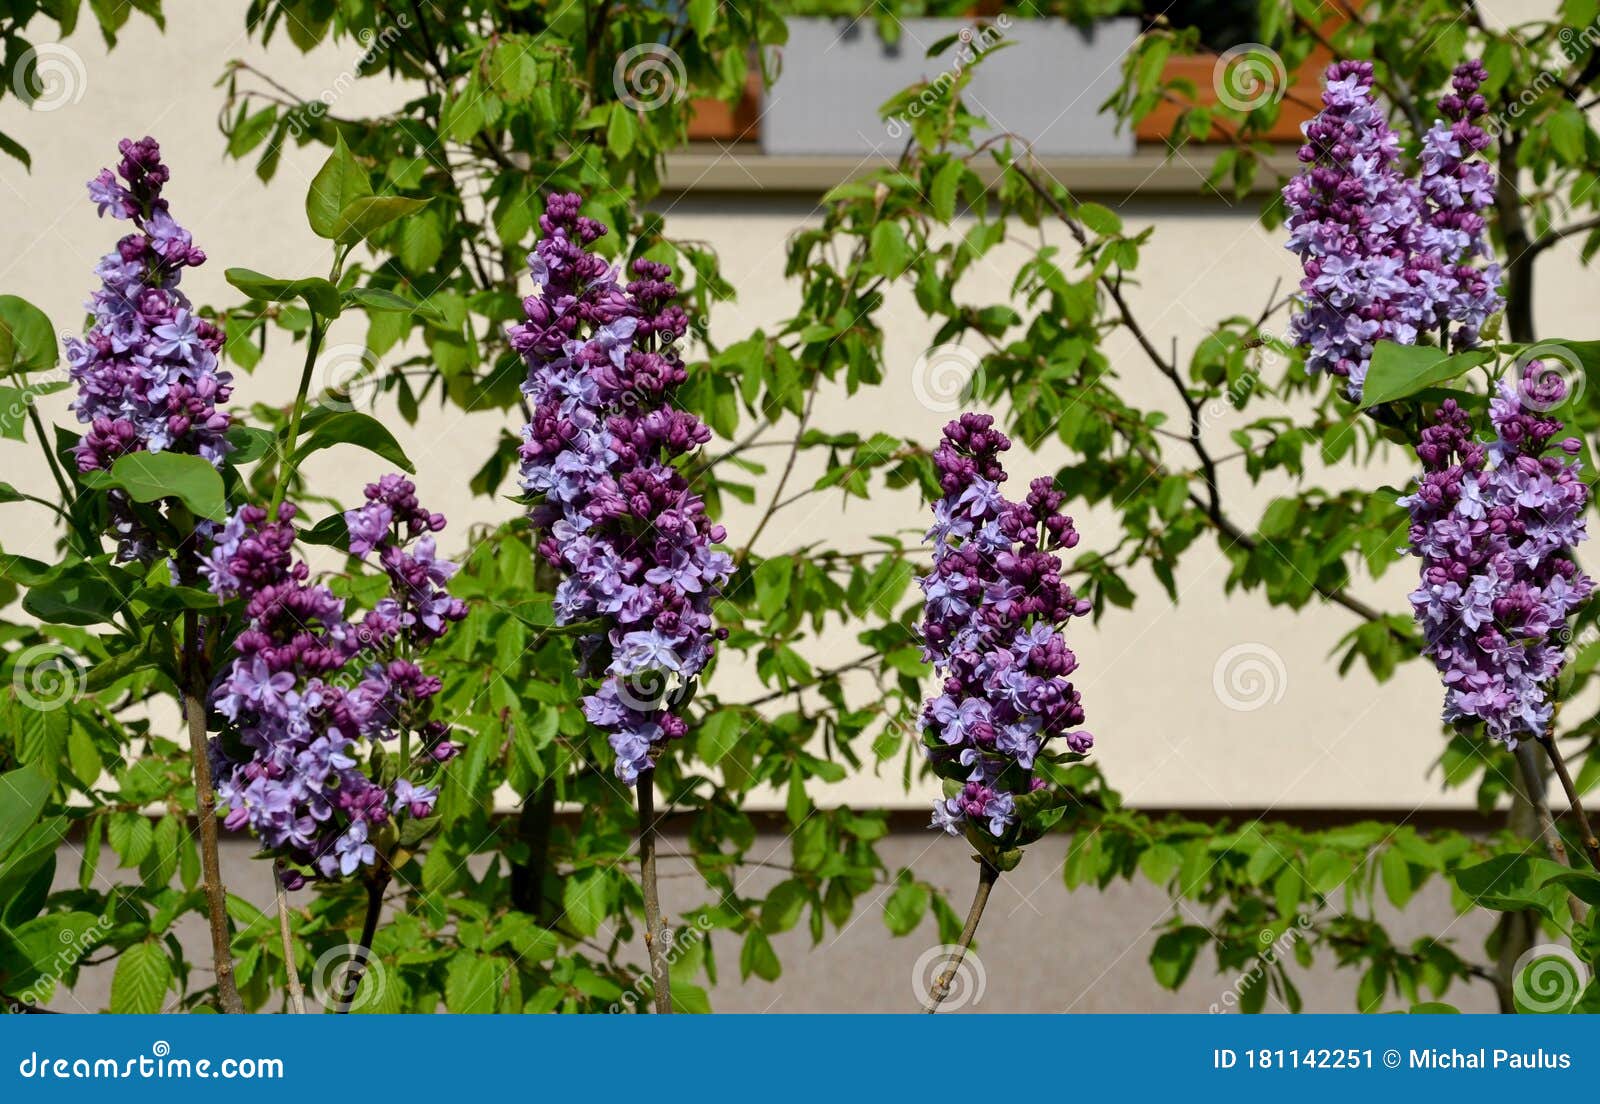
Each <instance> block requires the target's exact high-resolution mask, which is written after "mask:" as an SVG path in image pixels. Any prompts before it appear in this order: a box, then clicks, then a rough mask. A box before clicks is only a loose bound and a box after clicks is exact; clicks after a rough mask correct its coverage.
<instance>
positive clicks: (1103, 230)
mask: <svg viewBox="0 0 1600 1104" xmlns="http://www.w3.org/2000/svg"><path fill="white" fill-rule="evenodd" d="M1078 218H1079V219H1080V220H1082V222H1083V224H1084V225H1085V226H1087V227H1088V228H1089V229H1090V230H1091V231H1093V232H1094V233H1095V234H1096V235H1097V236H1098V237H1102V238H1109V237H1111V236H1113V235H1115V234H1120V233H1122V220H1121V219H1120V218H1118V217H1117V214H1116V212H1115V211H1113V210H1112V209H1111V208H1109V207H1105V206H1102V205H1101V204H1099V203H1080V204H1078Z"/></svg>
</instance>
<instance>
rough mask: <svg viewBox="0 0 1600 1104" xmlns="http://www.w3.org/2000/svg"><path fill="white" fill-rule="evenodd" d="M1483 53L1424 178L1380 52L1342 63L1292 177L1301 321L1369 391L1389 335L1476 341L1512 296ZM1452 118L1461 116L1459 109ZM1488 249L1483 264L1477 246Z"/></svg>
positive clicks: (1352, 388) (1430, 153)
mask: <svg viewBox="0 0 1600 1104" xmlns="http://www.w3.org/2000/svg"><path fill="white" fill-rule="evenodd" d="M1486 75H1487V74H1486V73H1485V72H1484V69H1483V66H1482V64H1481V63H1480V62H1476V61H1472V62H1467V63H1465V64H1463V65H1460V66H1458V67H1457V68H1456V71H1455V76H1454V82H1453V89H1454V91H1453V92H1451V93H1450V94H1449V95H1446V96H1445V97H1444V98H1443V99H1442V100H1441V101H1440V104H1439V107H1440V111H1441V113H1442V114H1443V116H1444V119H1441V120H1440V121H1438V122H1437V123H1436V124H1435V125H1434V127H1433V129H1432V130H1430V131H1429V132H1428V134H1427V135H1426V136H1425V137H1424V138H1423V144H1422V145H1423V148H1422V166H1421V181H1420V183H1418V182H1416V181H1413V180H1412V179H1410V178H1409V177H1408V176H1407V175H1406V174H1405V173H1404V171H1403V170H1402V168H1401V166H1400V140H1399V137H1398V136H1397V135H1396V134H1395V133H1394V131H1392V130H1391V129H1390V128H1389V125H1388V123H1387V121H1386V120H1385V119H1384V114H1383V110H1382V108H1381V107H1379V105H1378V104H1377V102H1376V101H1375V100H1374V98H1373V93H1372V64H1371V63H1370V62H1365V61H1338V62H1335V63H1334V64H1333V65H1331V66H1329V68H1328V71H1327V80H1326V87H1325V89H1324V91H1323V94H1322V103H1323V108H1322V111H1321V112H1320V113H1319V114H1318V115H1317V116H1316V118H1314V119H1312V120H1311V121H1310V122H1308V123H1307V124H1306V125H1305V137H1306V141H1305V144H1304V145H1303V146H1301V147H1300V161H1301V162H1302V164H1303V165H1304V168H1303V170H1302V171H1301V172H1300V174H1299V175H1297V176H1296V177H1295V178H1294V179H1293V180H1291V181H1290V182H1289V183H1288V185H1286V186H1285V188H1284V190H1283V198H1284V203H1285V206H1286V207H1287V209H1288V219H1287V223H1288V228H1289V241H1288V248H1289V249H1291V250H1292V251H1294V252H1295V253H1296V254H1298V255H1299V257H1300V260H1301V266H1302V268H1303V270H1304V273H1305V275H1304V278H1303V279H1302V280H1301V281H1300V290H1301V292H1302V294H1303V297H1304V298H1303V301H1302V304H1301V309H1300V310H1299V311H1298V312H1297V313H1296V314H1295V315H1294V318H1293V319H1292V321H1291V328H1292V333H1293V338H1294V343H1295V344H1297V345H1303V346H1306V347H1307V349H1308V353H1307V357H1306V365H1307V368H1308V369H1309V370H1311V371H1313V372H1327V373H1329V374H1330V375H1334V376H1338V377H1340V378H1342V379H1344V380H1345V381H1346V392H1347V394H1348V395H1349V396H1350V397H1351V398H1352V399H1359V398H1360V396H1361V389H1362V385H1363V383H1364V381H1365V379H1366V375H1367V367H1368V364H1369V363H1370V361H1371V359H1372V351H1373V347H1374V345H1375V344H1376V343H1377V342H1378V341H1383V340H1386V341H1394V342H1398V343H1399V344H1402V345H1414V344H1417V343H1418V342H1419V341H1422V340H1423V339H1425V338H1426V337H1428V335H1430V334H1431V335H1432V336H1433V338H1434V339H1435V340H1437V341H1438V343H1439V344H1441V345H1442V346H1444V347H1447V348H1454V349H1465V348H1470V347H1472V346H1473V345H1475V344H1476V343H1477V340H1478V331H1479V329H1480V328H1481V327H1482V325H1483V323H1484V322H1485V320H1487V319H1488V317H1489V316H1490V315H1491V314H1493V313H1494V312H1495V311H1497V310H1498V309H1499V306H1500V297H1499V290H1498V289H1499V283H1500V267H1499V265H1497V264H1494V263H1493V262H1492V258H1491V257H1490V250H1489V246H1488V242H1487V238H1486V235H1485V233H1484V225H1485V224H1484V218H1483V214H1482V212H1483V209H1484V208H1485V207H1486V206H1488V205H1489V204H1490V203H1492V202H1493V198H1494V196H1493V174H1492V172H1491V170H1490V168H1489V166H1488V164H1487V163H1486V162H1485V161H1484V160H1483V159H1482V158H1481V157H1480V156H1478V154H1480V153H1481V152H1482V150H1483V149H1484V147H1485V146H1487V145H1488V142H1489V138H1488V135H1487V134H1486V133H1485V132H1484V131H1483V129H1482V128H1481V127H1479V126H1478V125H1477V122H1478V120H1479V119H1480V118H1481V117H1482V115H1483V113H1484V111H1485V110H1486V109H1487V103H1486V101H1485V100H1484V98H1483V96H1482V95H1481V94H1479V92H1478V86H1479V85H1480V84H1481V83H1482V81H1483V79H1484V78H1485V76H1486ZM1446 120H1448V121H1446ZM1479 257H1482V258H1484V259H1485V260H1486V261H1488V262H1489V263H1487V264H1486V265H1485V266H1484V267H1482V268H1480V267H1478V266H1477V264H1476V260H1477V259H1478V258H1479Z"/></svg>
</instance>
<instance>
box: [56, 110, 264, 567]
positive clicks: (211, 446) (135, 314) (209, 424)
mask: <svg viewBox="0 0 1600 1104" xmlns="http://www.w3.org/2000/svg"><path fill="white" fill-rule="evenodd" d="M118 148H119V149H120V150H121V152H122V161H121V163H120V164H118V166H117V174H118V175H120V176H121V178H122V180H121V182H119V181H118V180H117V177H116V176H113V175H112V173H111V171H110V170H109V169H102V170H101V172H100V175H99V176H97V177H96V178H95V179H93V180H91V181H90V182H89V197H90V198H91V199H92V200H93V201H94V202H95V204H96V205H97V206H98V207H99V210H100V214H101V215H105V214H108V213H109V214H110V215H111V216H112V217H113V218H118V219H127V220H129V221H131V222H132V223H133V226H134V232H133V233H131V234H128V235H127V236H126V237H124V238H123V239H122V240H121V241H119V242H118V243H117V248H116V250H115V252H112V253H109V254H107V255H106V256H105V257H104V258H102V259H101V261H100V264H99V265H98V266H97V267H96V269H95V274H96V275H97V276H99V277H100V281H101V284H100V289H99V290H98V291H97V292H95V294H94V295H93V297H92V298H91V299H90V300H89V302H88V304H87V306H88V308H89V310H90V311H91V312H92V313H93V315H94V323H93V325H92V326H91V327H90V329H89V332H88V333H86V334H84V336H83V338H82V339H81V340H80V339H77V338H70V339H68V340H67V342H66V359H67V370H68V373H69V375H70V376H71V378H72V381H73V382H74V383H75V384H77V388H78V392H77V395H76V397H75V398H74V399H73V401H72V409H73V411H74V413H76V415H77V417H78V421H80V422H85V423H87V424H88V426H89V429H88V431H87V432H86V433H85V434H84V436H83V439H82V440H81V441H80V442H79V443H78V445H77V446H76V448H75V449H74V452H75V454H76V456H77V461H78V469H79V470H80V471H96V470H101V469H107V468H110V467H111V465H112V462H113V461H115V460H116V459H117V457H119V456H122V455H125V454H127V453H130V452H141V451H150V452H161V451H163V450H171V451H177V452H188V453H196V454H198V455H200V456H203V457H205V458H206V459H207V460H210V461H211V462H212V463H213V464H217V465H220V464H221V463H222V458H223V457H224V456H225V455H226V454H227V452H228V451H229V445H228V442H227V437H226V434H227V431H228V424H229V419H228V415H227V414H226V413H223V412H222V411H220V410H218V409H217V407H218V405H219V404H222V403H226V402H227V401H228V396H229V393H230V391H231V381H232V377H231V376H230V375H229V373H227V372H224V371H219V370H218V366H217V352H218V350H220V349H221V348H222V342H223V336H222V333H221V331H220V330H218V329H217V328H216V327H215V326H213V325H212V324H211V323H210V322H207V321H205V320H204V319H202V318H199V317H197V316H196V315H195V313H194V310H193V308H192V307H191V306H190V303H189V300H188V299H187V298H185V297H184V295H183V293H182V292H181V291H179V290H178V281H179V279H180V277H181V275H182V273H183V269H185V268H189V267H193V266H195V265H199V264H202V263H204V262H205V259H206V255H205V254H204V253H203V252H201V251H200V250H199V249H197V248H195V246H194V243H193V240H192V239H191V238H190V236H189V232H188V231H187V230H185V229H183V227H181V226H179V225H178V224H177V223H176V222H175V221H174V220H173V218H172V215H171V214H170V213H169V212H168V210H167V201H166V200H165V199H162V198H161V188H162V185H164V184H165V183H166V182H167V180H168V178H169V176H170V172H169V170H168V169H167V167H166V166H165V165H164V164H162V162H161V150H160V148H159V147H158V146H157V144H156V141H155V139H153V138H144V139H141V140H140V141H137V142H135V141H131V140H129V139H123V141H122V142H121V143H120V144H119V146H118ZM112 503H113V510H114V511H115V512H116V517H115V519H114V521H115V525H116V530H117V533H118V537H119V549H118V551H119V556H120V557H121V558H123V559H131V558H139V559H147V558H149V557H150V556H152V555H153V554H154V548H153V546H152V545H151V544H150V540H149V536H148V534H145V533H142V532H140V531H139V527H138V526H137V525H136V523H135V522H134V520H133V518H132V515H131V512H130V511H128V510H127V508H126V505H127V504H126V503H125V502H124V501H123V500H122V499H121V498H120V496H119V495H118V494H116V493H114V494H113V496H112Z"/></svg>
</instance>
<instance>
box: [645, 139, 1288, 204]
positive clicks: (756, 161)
mask: <svg viewBox="0 0 1600 1104" xmlns="http://www.w3.org/2000/svg"><path fill="white" fill-rule="evenodd" d="M1211 152H1212V151H1211V150H1209V149H1207V148H1206V147H1200V148H1199V149H1196V150H1191V151H1186V152H1182V153H1180V154H1178V155H1176V156H1173V157H1170V158H1169V157H1168V156H1166V153H1165V151H1164V150H1163V149H1162V148H1160V147H1158V146H1154V145H1151V146H1148V147H1141V148H1140V149H1139V151H1138V152H1137V153H1135V154H1134V155H1133V156H1131V157H1057V158H1043V159H1041V164H1043V165H1044V167H1045V169H1046V171H1048V172H1049V173H1050V175H1052V176H1054V177H1055V178H1056V179H1058V180H1060V181H1062V182H1063V183H1065V184H1067V185H1068V186H1069V187H1070V188H1071V189H1072V191H1073V192H1074V194H1077V195H1080V196H1112V197H1115V198H1118V199H1122V198H1127V197H1129V196H1132V195H1135V194H1137V195H1141V196H1164V197H1178V196H1182V197H1188V198H1191V199H1201V200H1204V199H1211V200H1215V199H1218V198H1219V197H1218V195H1217V193H1216V192H1213V191H1211V190H1210V189H1209V188H1207V186H1206V183H1205V178H1206V172H1207V170H1208V168H1209V166H1210V163H1211ZM886 164H888V162H887V161H884V160H879V159H876V158H870V157H869V158H859V157H822V156H794V157H773V156H768V155H766V154H763V153H762V152H761V151H760V150H759V149H758V148H757V147H756V146H755V144H754V143H734V144H728V145H721V144H718V143H714V142H706V143H691V144H690V145H689V146H687V147H685V148H684V149H681V150H679V151H678V152H676V153H672V154H668V155H667V165H666V173H665V176H664V179H663V181H662V190H663V191H664V192H666V193H669V194H673V195H717V194H738V195H774V196H811V197H815V196H819V195H821V194H822V193H824V192H826V191H827V190H828V189H830V188H833V187H835V186H836V185H839V184H842V183H844V182H845V181H848V180H854V179H856V178H858V177H862V176H865V175H867V174H868V173H870V172H872V171H873V170H875V169H877V168H880V167H882V166H884V165H886ZM1268 164H1269V165H1270V166H1271V167H1272V168H1275V169H1279V170H1281V171H1283V172H1285V173H1287V172H1292V171H1293V169H1294V167H1295V165H1296V161H1295V152H1294V147H1293V146H1289V145H1285V146H1281V147H1279V148H1278V150H1277V151H1276V152H1275V153H1274V154H1273V156H1272V157H1270V158H1269V159H1268ZM979 175H980V176H981V177H982V178H983V180H984V183H985V184H987V183H989V182H991V181H992V180H993V179H994V178H995V176H996V175H997V173H996V170H995V169H994V167H993V166H992V165H991V164H988V163H985V164H983V165H980V166H979ZM1277 186H1278V184H1277V180H1276V178H1275V175H1274V174H1273V173H1271V172H1263V173H1260V174H1258V175H1257V179H1256V182H1255V185H1254V186H1253V188H1252V189H1251V191H1252V193H1253V194H1263V193H1266V192H1270V191H1274V190H1276V188H1277Z"/></svg>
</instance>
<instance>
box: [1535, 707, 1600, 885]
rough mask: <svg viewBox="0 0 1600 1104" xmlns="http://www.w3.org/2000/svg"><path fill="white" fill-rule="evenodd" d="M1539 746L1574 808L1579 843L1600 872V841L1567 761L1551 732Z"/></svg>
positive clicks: (1573, 814) (1540, 738)
mask: <svg viewBox="0 0 1600 1104" xmlns="http://www.w3.org/2000/svg"><path fill="white" fill-rule="evenodd" d="M1539 746H1540V747H1542V748H1544V753H1545V754H1546V755H1548V756H1549V757H1550V765H1551V766H1553V767H1554V768H1555V769H1556V777H1557V778H1558V779H1560V780H1561V788H1562V789H1563V790H1565V791H1566V793H1567V803H1568V804H1569V805H1571V806H1572V819H1573V820H1575V821H1577V824H1578V838H1579V842H1581V843H1582V844H1583V849H1584V851H1585V852H1587V853H1588V855H1589V862H1590V863H1591V864H1593V866H1594V868H1595V869H1596V870H1600V839H1596V838H1595V834H1594V828H1592V827H1591V826H1590V824H1589V814H1588V813H1586V812H1584V809H1583V799H1582V798H1581V797H1580V796H1579V795H1578V787H1577V786H1575V785H1573V782H1572V775H1571V774H1570V773H1569V772H1568V771H1567V761H1566V760H1565V759H1563V758H1562V757H1561V751H1560V749H1558V748H1557V747H1556V741H1555V737H1553V736H1552V735H1551V734H1550V733H1549V732H1546V733H1545V734H1544V735H1543V736H1541V737H1539Z"/></svg>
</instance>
